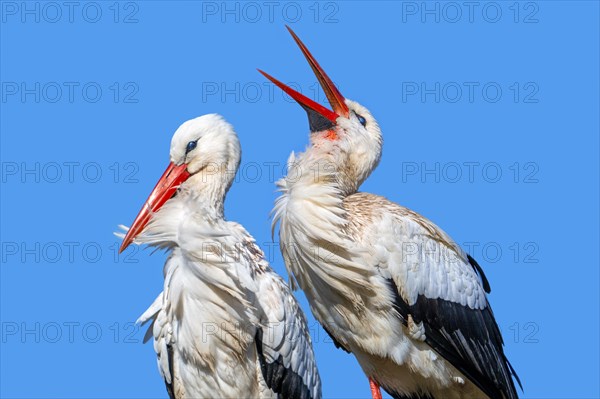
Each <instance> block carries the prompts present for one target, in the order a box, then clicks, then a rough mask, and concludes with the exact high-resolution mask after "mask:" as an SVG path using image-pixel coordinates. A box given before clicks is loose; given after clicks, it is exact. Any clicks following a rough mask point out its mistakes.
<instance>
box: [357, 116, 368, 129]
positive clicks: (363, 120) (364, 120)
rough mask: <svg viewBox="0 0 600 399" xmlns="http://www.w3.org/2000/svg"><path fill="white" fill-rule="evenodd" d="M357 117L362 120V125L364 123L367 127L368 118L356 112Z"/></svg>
mask: <svg viewBox="0 0 600 399" xmlns="http://www.w3.org/2000/svg"><path fill="white" fill-rule="evenodd" d="M356 117H357V118H358V121H359V122H360V124H361V125H363V126H364V127H367V120H366V119H365V117H364V116H362V115H359V114H356Z"/></svg>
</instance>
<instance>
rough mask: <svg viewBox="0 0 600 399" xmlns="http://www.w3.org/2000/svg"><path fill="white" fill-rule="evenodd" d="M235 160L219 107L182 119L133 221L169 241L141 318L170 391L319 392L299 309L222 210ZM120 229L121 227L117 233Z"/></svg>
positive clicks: (234, 143) (207, 394) (161, 243)
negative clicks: (160, 283)
mask: <svg viewBox="0 0 600 399" xmlns="http://www.w3.org/2000/svg"><path fill="white" fill-rule="evenodd" d="M239 163H240V144H239V141H238V137H237V135H236V133H235V132H234V130H233V128H232V126H231V125H230V124H229V123H227V122H226V121H225V120H224V119H223V118H222V117H221V116H219V115H216V114H210V115H204V116H201V117H198V118H196V119H192V120H189V121H187V122H185V123H184V124H182V125H181V126H180V127H179V129H177V131H176V132H175V135H174V136H173V140H172V142H171V162H170V164H169V166H168V168H167V170H166V171H165V173H164V174H163V176H162V177H161V178H160V180H159V181H158V183H157V185H156V187H155V188H154V190H153V191H152V193H151V194H150V196H149V197H148V200H147V201H146V203H145V204H144V206H143V207H142V209H141V211H140V212H139V214H138V216H137V217H136V219H135V221H134V222H133V225H132V226H131V228H130V229H127V228H125V227H123V228H124V229H125V230H126V231H127V234H126V235H125V236H124V239H123V244H122V246H121V251H122V250H124V249H125V248H127V246H128V245H130V244H131V243H132V242H135V243H136V244H148V245H151V246H154V247H157V248H164V249H167V250H168V252H169V253H170V254H169V257H168V259H167V262H166V264H165V268H164V276H165V283H164V290H163V292H162V293H161V294H160V295H159V296H158V298H156V300H155V301H154V303H153V304H152V305H151V306H150V308H149V309H148V310H147V311H146V312H145V313H144V314H143V315H142V316H141V317H140V319H139V320H138V321H139V322H141V323H145V322H147V321H149V320H151V321H152V324H151V326H150V328H149V329H148V332H147V333H146V338H145V340H147V339H148V338H149V337H150V335H151V334H153V335H154V349H155V350H156V353H157V355H158V367H159V371H160V374H161V375H162V377H163V378H164V381H165V384H166V386H167V391H168V393H169V396H170V397H171V398H178V399H179V398H213V397H218V398H242V397H244V398H247V397H253V398H298V399H311V398H312V399H318V398H320V397H321V382H320V378H319V374H318V371H317V366H316V363H315V359H314V355H313V351H312V346H311V339H310V336H309V331H308V328H307V325H306V320H305V318H304V314H303V313H302V310H301V309H300V307H299V306H298V303H297V302H296V300H295V298H294V297H293V295H292V294H291V292H290V290H289V288H288V286H287V285H286V284H285V282H284V281H283V280H282V279H281V278H280V277H279V276H278V275H277V274H275V272H273V270H272V269H271V268H270V266H269V264H268V263H267V261H266V260H265V257H264V255H263V252H262V251H261V249H260V248H259V247H258V246H257V245H256V243H255V241H254V239H253V238H252V236H251V235H250V234H248V232H247V231H246V230H245V229H244V228H243V227H242V226H241V225H239V224H238V223H235V222H231V221H227V220H225V219H224V216H223V202H224V200H225V195H226V193H227V190H228V189H229V187H230V186H231V183H232V181H233V179H234V176H235V172H236V171H237V168H238V166H239ZM121 236H122V235H121Z"/></svg>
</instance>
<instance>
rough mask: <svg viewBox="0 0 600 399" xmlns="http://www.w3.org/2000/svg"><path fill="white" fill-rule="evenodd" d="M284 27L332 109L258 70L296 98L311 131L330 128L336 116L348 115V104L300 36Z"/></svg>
mask: <svg viewBox="0 0 600 399" xmlns="http://www.w3.org/2000/svg"><path fill="white" fill-rule="evenodd" d="M286 27H287V29H288V31H289V32H290V33H291V35H292V37H293V38H294V40H295V41H296V44H298V46H299V47H300V50H302V53H303V54H304V57H306V60H307V61H308V63H309V64H310V67H311V68H312V70H313V72H314V73H315V75H316V77H317V79H318V80H319V84H320V85H321V87H322V88H323V91H324V92H325V95H326V96H327V100H329V104H330V105H331V108H332V109H333V111H332V110H329V109H327V108H325V107H324V106H322V105H321V104H319V103H317V102H315V101H313V100H311V99H310V98H308V97H306V96H305V95H303V94H302V93H299V92H297V91H296V90H294V89H292V88H291V87H289V86H287V85H285V84H283V83H282V82H280V81H279V80H277V79H275V78H274V77H272V76H271V75H269V74H268V73H266V72H264V71H262V70H260V69H259V70H258V71H259V72H260V73H262V74H263V75H264V76H265V77H266V78H267V79H269V80H270V81H271V82H273V83H274V84H275V85H277V86H278V87H279V88H280V89H282V90H283V91H284V92H286V93H287V94H288V95H289V96H291V97H292V98H293V99H294V100H296V101H297V102H298V104H300V106H302V108H304V110H305V111H306V112H307V114H308V121H309V124H310V130H311V131H312V132H317V131H322V130H327V129H330V128H332V127H333V126H334V125H335V123H336V120H337V118H338V117H340V116H343V117H346V118H347V117H348V115H349V110H348V106H347V105H346V102H345V99H344V96H342V94H341V93H340V92H339V90H338V89H337V87H335V85H334V84H333V82H332V81H331V79H330V78H329V76H327V74H326V73H325V71H324V70H323V68H321V66H320V65H319V63H318V62H317V60H315V57H313V56H312V54H311V53H310V51H308V49H307V48H306V46H305V45H304V43H302V41H301V40H300V38H299V37H298V36H296V34H295V33H294V31H293V30H292V29H291V28H290V27H289V26H286Z"/></svg>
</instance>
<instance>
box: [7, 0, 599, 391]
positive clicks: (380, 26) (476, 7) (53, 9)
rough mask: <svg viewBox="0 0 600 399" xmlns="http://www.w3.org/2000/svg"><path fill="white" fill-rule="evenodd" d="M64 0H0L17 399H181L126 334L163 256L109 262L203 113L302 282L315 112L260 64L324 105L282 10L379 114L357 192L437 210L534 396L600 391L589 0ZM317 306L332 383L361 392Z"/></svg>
mask: <svg viewBox="0 0 600 399" xmlns="http://www.w3.org/2000/svg"><path fill="white" fill-rule="evenodd" d="M69 4H70V3H69ZM69 4H65V3H62V2H57V3H44V2H29V3H21V2H12V1H2V2H1V3H0V8H1V12H2V14H1V25H0V29H1V31H0V33H1V35H0V36H1V37H0V44H1V48H0V55H1V60H0V66H1V71H0V74H1V76H0V80H1V82H2V87H1V93H0V95H1V99H0V105H1V107H2V108H1V115H0V128H1V149H0V155H1V158H2V170H1V171H2V175H1V179H2V181H1V182H2V186H1V187H2V193H1V204H0V209H1V218H2V224H1V227H0V233H1V239H0V241H1V245H2V248H1V254H0V257H1V258H2V259H1V262H2V264H1V268H0V276H1V283H0V287H1V294H0V296H1V306H0V310H1V315H0V319H1V326H2V339H1V348H2V350H1V354H0V361H1V363H0V366H1V367H0V368H1V370H0V376H1V384H0V385H1V388H0V395H1V396H2V397H6V398H25V397H28V398H32V397H36V398H46V397H72V398H75V397H89V398H117V397H118V398H142V397H144V398H160V397H166V391H165V390H164V386H163V383H162V381H161V379H160V377H159V375H158V371H157V369H156V363H155V355H154V352H153V349H152V346H151V345H149V344H148V345H143V344H142V343H141V340H142V338H143V335H144V329H143V328H142V329H139V328H138V327H136V326H134V325H133V324H132V322H133V321H135V319H136V318H137V317H138V316H139V315H140V314H141V313H142V312H143V311H144V310H145V309H146V307H147V306H148V305H149V304H150V303H151V302H152V300H153V299H154V298H155V296H156V295H157V294H158V292H160V290H161V287H162V265H163V263H164V259H165V256H164V254H161V253H156V254H154V255H152V256H150V252H151V251H150V250H136V249H133V248H132V249H129V250H128V251H127V252H126V253H125V254H124V255H121V256H117V255H116V249H117V247H118V241H117V239H116V238H115V237H113V235H112V232H113V231H115V229H116V227H117V225H118V224H120V223H125V224H128V223H130V222H131V220H132V219H133V217H134V216H135V214H136V213H137V211H138V210H139V207H140V206H141V204H142V202H143V200H144V199H145V198H146V196H147V194H148V193H149V191H150V190H151V188H152V187H153V185H154V183H155V182H156V180H157V179H158V177H159V176H160V174H161V173H162V171H163V170H164V168H165V166H166V164H167V162H168V151H169V143H170V139H171V136H172V134H173V132H174V131H175V129H176V128H177V127H178V126H179V124H180V123H182V122H183V121H185V120H187V119H190V118H192V117H195V116H198V115H201V114H205V113H209V112H218V113H221V114H223V115H224V116H225V117H226V118H227V119H228V120H229V121H230V122H231V123H232V124H233V125H234V126H235V127H236V130H237V132H238V134H239V136H240V140H241V143H242V148H243V160H242V166H241V170H240V173H239V175H238V179H237V182H236V184H235V185H234V186H233V188H232V189H231V191H230V193H229V196H228V199H227V204H226V215H227V217H228V218H229V219H231V220H236V221H238V222H240V223H242V224H243V225H244V226H245V227H246V228H247V229H248V230H249V231H250V232H251V233H252V234H253V235H254V236H255V238H256V240H257V242H258V243H260V244H261V245H262V247H263V249H264V250H265V251H266V252H267V255H268V257H269V260H270V261H271V264H272V265H273V267H274V269H275V270H276V271H277V272H279V273H280V274H282V275H284V276H285V275H286V272H285V268H284V266H283V262H282V259H281V255H280V253H279V251H278V249H277V246H276V245H274V244H273V243H272V241H271V238H270V220H269V212H270V210H271V207H272V204H273V201H274V199H275V198H276V193H275V185H274V180H275V179H276V178H279V177H281V176H282V175H283V174H284V172H285V171H284V165H285V161H286V159H287V157H288V155H289V153H290V152H291V151H292V150H294V151H300V150H302V149H303V148H304V146H305V145H306V143H307V129H308V126H307V121H306V116H305V114H304V112H302V110H301V109H300V108H299V107H298V106H297V105H296V104H294V103H293V102H292V101H291V100H290V99H289V98H287V97H285V96H283V95H282V94H281V93H280V92H279V91H278V90H277V89H276V88H274V87H273V85H271V84H270V83H267V82H266V80H265V79H264V78H263V77H262V76H261V75H259V74H258V72H257V71H256V68H261V69H264V70H266V71H267V72H269V73H271V74H273V75H274V76H275V77H277V78H279V79H281V80H282V81H284V82H287V83H293V84H294V85H295V87H297V88H299V89H300V90H301V91H302V92H303V93H305V94H307V95H308V96H310V97H311V98H314V99H316V100H318V101H321V102H323V101H324V95H323V93H322V92H320V91H318V90H317V88H316V82H315V78H314V76H313V75H312V73H311V71H310V68H309V67H308V65H307V64H306V62H305V61H304V59H303V57H302V55H301V53H300V51H299V50H298V49H297V48H296V46H295V44H294V43H293V40H292V39H291V37H290V36H289V34H288V33H287V31H286V30H285V28H284V25H285V24H289V25H290V26H292V27H293V29H294V30H295V31H296V33H297V34H298V35H299V36H300V37H301V38H302V39H303V40H304V41H305V43H306V44H307V45H308V46H309V48H310V49H311V51H312V52H313V54H314V55H315V56H316V58H317V59H318V60H319V62H320V63H321V65H322V66H323V67H324V68H325V70H326V71H327V72H328V73H329V74H330V76H331V77H332V79H333V80H334V81H335V82H336V83H337V84H338V85H339V87H340V90H341V91H342V93H343V94H344V95H345V96H347V97H348V98H351V99H354V100H357V101H359V102H361V103H362V104H363V105H365V106H367V107H368V108H369V109H370V110H371V111H372V113H373V114H374V116H375V117H376V118H377V119H378V121H379V123H380V125H381V127H382V130H383V134H384V138H385V145H384V153H383V158H382V161H381V164H380V165H379V167H378V169H377V170H376V171H375V172H374V173H373V175H372V176H371V177H370V178H369V179H368V180H367V182H366V183H365V184H364V185H363V186H362V191H368V192H373V193H377V194H381V195H384V196H386V197H388V198H389V199H391V200H393V201H396V202H398V203H400V204H402V205H404V206H407V207H409V208H412V209H414V210H415V211H417V212H419V213H421V214H423V215H425V216H426V217H428V218H430V219H431V220H433V221H434V222H435V223H436V224H438V225H439V226H440V227H442V228H443V229H444V230H445V231H447V232H448V233H449V234H450V235H451V236H452V237H453V238H454V239H455V240H456V241H457V242H458V243H460V244H461V245H462V246H463V247H464V248H465V249H467V250H468V251H469V252H470V253H471V254H472V255H473V257H475V258H476V259H477V260H478V261H479V263H480V264H481V265H482V266H483V268H484V269H485V271H486V274H487V276H488V278H489V280H490V282H491V284H492V294H491V296H490V301H491V303H492V305H493V309H494V313H495V315H496V318H497V320H498V324H499V326H500V328H501V329H502V332H503V334H504V337H505V341H506V352H507V354H508V357H509V358H510V359H511V361H512V363H513V365H514V366H515V368H516V369H517V371H518V373H519V375H520V376H521V379H522V381H523V385H524V388H525V392H524V394H523V397H524V398H565V397H568V398H595V397H598V396H599V395H600V392H599V386H598V379H597V376H598V373H599V371H600V370H599V358H598V357H599V347H598V336H599V330H598V327H599V325H598V322H599V320H598V314H599V309H598V303H599V301H598V299H599V297H598V294H599V292H598V289H599V287H598V282H599V275H598V264H599V257H598V255H599V254H598V239H599V237H598V235H599V234H598V221H599V213H598V203H599V191H598V181H599V176H598V173H599V172H598V170H599V162H598V161H599V160H598V149H599V141H598V132H599V121H598V109H599V101H598V93H599V81H598V70H599V59H598V56H599V54H598V49H599V43H598V38H599V26H598V24H599V22H598V21H599V18H598V17H599V9H598V3H597V2H592V1H587V2H568V3H567V2H560V1H540V2H516V3H515V2H473V3H469V5H465V4H464V3H463V2H431V3H427V5H424V4H423V3H422V2H412V1H407V2H397V3H394V2H380V3H374V2H369V3H367V2H361V1H351V2H320V3H315V2H248V3H241V2H230V3H222V2H204V3H201V2H192V1H189V2H179V3H177V4H176V6H174V5H172V4H171V3H169V4H167V3H166V2H161V1H147V2H146V1H140V2H120V3H113V2H106V3H104V2H75V3H73V4H71V5H69ZM298 297H299V299H300V300H301V302H302V304H303V307H304V309H305V310H306V311H307V312H308V307H307V306H306V301H305V299H304V297H303V296H302V294H301V293H298ZM309 320H310V323H311V328H312V331H313V339H314V341H315V351H316V355H317V359H318V363H319V366H320V372H321V376H322V379H323V382H324V387H323V392H324V396H325V397H327V398H367V397H369V389H368V382H367V380H366V378H365V377H364V376H363V374H362V372H361V370H360V368H359V367H358V365H357V363H356V361H355V360H354V359H353V358H352V357H351V356H349V355H347V354H345V353H343V352H342V351H340V350H337V349H335V347H334V346H333V344H332V343H330V342H329V341H328V340H327V339H326V335H325V333H324V332H323V330H321V329H320V328H319V327H318V326H317V324H316V323H315V321H314V319H313V318H312V316H310V315H309Z"/></svg>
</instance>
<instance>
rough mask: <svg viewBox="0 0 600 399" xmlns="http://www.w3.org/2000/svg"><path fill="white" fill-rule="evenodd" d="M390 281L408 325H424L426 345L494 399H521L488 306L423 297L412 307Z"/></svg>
mask: <svg viewBox="0 0 600 399" xmlns="http://www.w3.org/2000/svg"><path fill="white" fill-rule="evenodd" d="M475 263H476V262H475ZM481 275H483V273H482V274H481ZM389 281H390V288H391V289H392V291H393V293H394V295H395V305H396V310H397V311H398V313H399V314H400V316H401V317H402V318H403V323H404V324H405V325H406V323H407V320H408V316H409V315H411V316H412V318H413V320H414V321H415V322H416V323H421V322H423V326H424V328H425V336H426V338H425V342H426V343H427V344H429V345H430V346H431V347H432V348H433V349H434V350H435V351H436V352H437V353H438V354H439V355H440V356H442V357H443V358H444V359H446V360H447V361H448V362H450V364H452V365H453V366H454V367H456V368H457V369H458V370H459V371H460V372H461V373H462V374H464V375H465V377H467V378H468V379H469V380H470V381H472V382H473V383H474V384H475V385H477V387H479V389H481V390H482V391H483V392H484V393H485V394H486V395H488V396H489V397H490V398H491V399H516V398H518V395H517V392H516V389H515V386H514V383H513V381H512V378H511V376H514V377H515V378H516V379H517V382H519V385H520V381H519V379H518V377H517V375H516V373H515V372H514V370H513V368H512V366H511V365H510V363H509V362H508V360H507V359H506V356H505V355H504V350H503V340H502V336H501V335H500V330H499V328H498V325H497V324H496V321H495V319H494V315H493V314H492V311H491V308H490V306H489V305H488V306H487V307H486V308H485V309H471V308H469V307H467V306H463V305H461V304H459V303H456V302H451V301H447V300H443V299H431V298H427V297H425V296H424V295H419V296H418V298H417V301H416V302H415V303H414V304H413V305H409V304H408V303H407V302H406V301H405V300H404V299H403V298H402V297H401V295H400V293H399V290H398V287H397V286H396V284H395V283H394V281H393V280H391V279H390V280H389ZM485 281H487V280H485Z"/></svg>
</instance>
